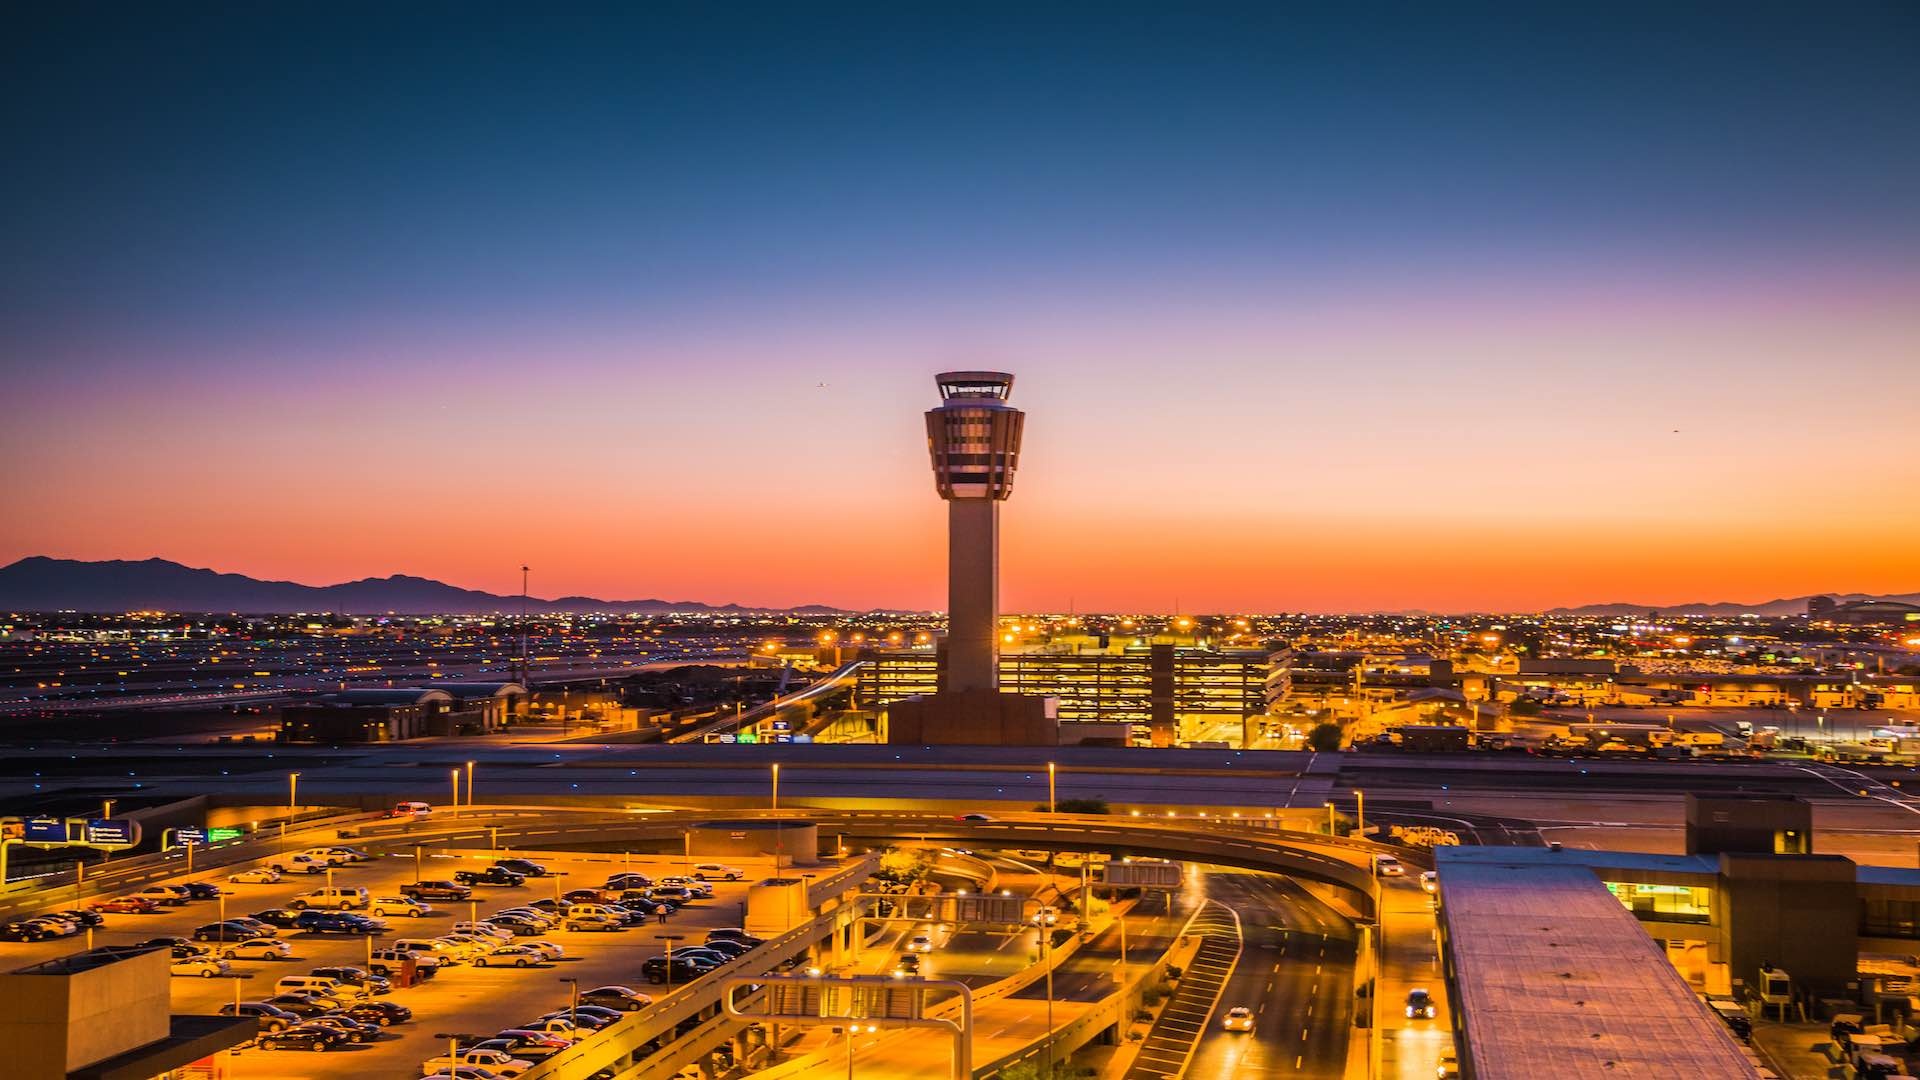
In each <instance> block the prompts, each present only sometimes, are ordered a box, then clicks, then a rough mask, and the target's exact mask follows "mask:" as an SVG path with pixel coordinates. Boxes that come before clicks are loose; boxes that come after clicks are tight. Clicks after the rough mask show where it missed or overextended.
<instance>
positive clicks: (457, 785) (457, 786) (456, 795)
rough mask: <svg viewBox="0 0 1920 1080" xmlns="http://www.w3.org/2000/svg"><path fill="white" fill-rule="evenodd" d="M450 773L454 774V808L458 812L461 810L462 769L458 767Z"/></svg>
mask: <svg viewBox="0 0 1920 1080" xmlns="http://www.w3.org/2000/svg"><path fill="white" fill-rule="evenodd" d="M448 771H449V772H451V773H452V774H453V807H454V809H456V810H458V809H459V808H460V767H459V766H457V765H456V766H454V767H453V768H452V769H450V770H448Z"/></svg>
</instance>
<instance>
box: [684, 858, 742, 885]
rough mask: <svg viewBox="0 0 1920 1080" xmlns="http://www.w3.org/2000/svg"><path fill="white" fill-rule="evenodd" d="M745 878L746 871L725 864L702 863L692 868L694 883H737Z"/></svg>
mask: <svg viewBox="0 0 1920 1080" xmlns="http://www.w3.org/2000/svg"><path fill="white" fill-rule="evenodd" d="M746 876H747V873H746V871H744V870H742V869H740V868H739V867H737V866H728V865H727V864H725V863H717V862H703V863H695V864H694V867H693V880H695V881H739V880H740V879H741V878H743V877H746Z"/></svg>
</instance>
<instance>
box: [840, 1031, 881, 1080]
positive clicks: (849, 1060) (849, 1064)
mask: <svg viewBox="0 0 1920 1080" xmlns="http://www.w3.org/2000/svg"><path fill="white" fill-rule="evenodd" d="M879 1030H880V1025H879V1024H867V1025H866V1026H864V1027H862V1026H861V1025H859V1024H848V1025H847V1028H846V1032H847V1080H853V1037H854V1036H855V1035H871V1034H873V1033H874V1032H876V1031H879Z"/></svg>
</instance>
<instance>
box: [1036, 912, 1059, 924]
mask: <svg viewBox="0 0 1920 1080" xmlns="http://www.w3.org/2000/svg"><path fill="white" fill-rule="evenodd" d="M1031 921H1032V923H1033V925H1035V926H1058V925H1059V924H1060V909H1059V908H1055V907H1043V908H1041V909H1040V910H1039V911H1036V912H1034V913H1033V919H1032V920H1031Z"/></svg>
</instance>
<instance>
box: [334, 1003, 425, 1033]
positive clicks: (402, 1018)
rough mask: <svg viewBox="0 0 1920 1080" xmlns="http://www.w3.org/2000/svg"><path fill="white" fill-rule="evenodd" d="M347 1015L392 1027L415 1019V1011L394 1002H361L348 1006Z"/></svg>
mask: <svg viewBox="0 0 1920 1080" xmlns="http://www.w3.org/2000/svg"><path fill="white" fill-rule="evenodd" d="M347 1015H348V1016H351V1017H353V1018H354V1019H355V1020H359V1021H362V1022H364V1023H368V1024H379V1025H380V1026H381V1027H392V1026H393V1025H395V1024H404V1023H406V1022H407V1021H409V1020H411V1019H413V1010H412V1009H409V1008H407V1007H406V1006H405V1005H401V1004H398V1003H397V1002H392V1001H361V1002H356V1003H354V1004H352V1005H349V1006H347Z"/></svg>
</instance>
